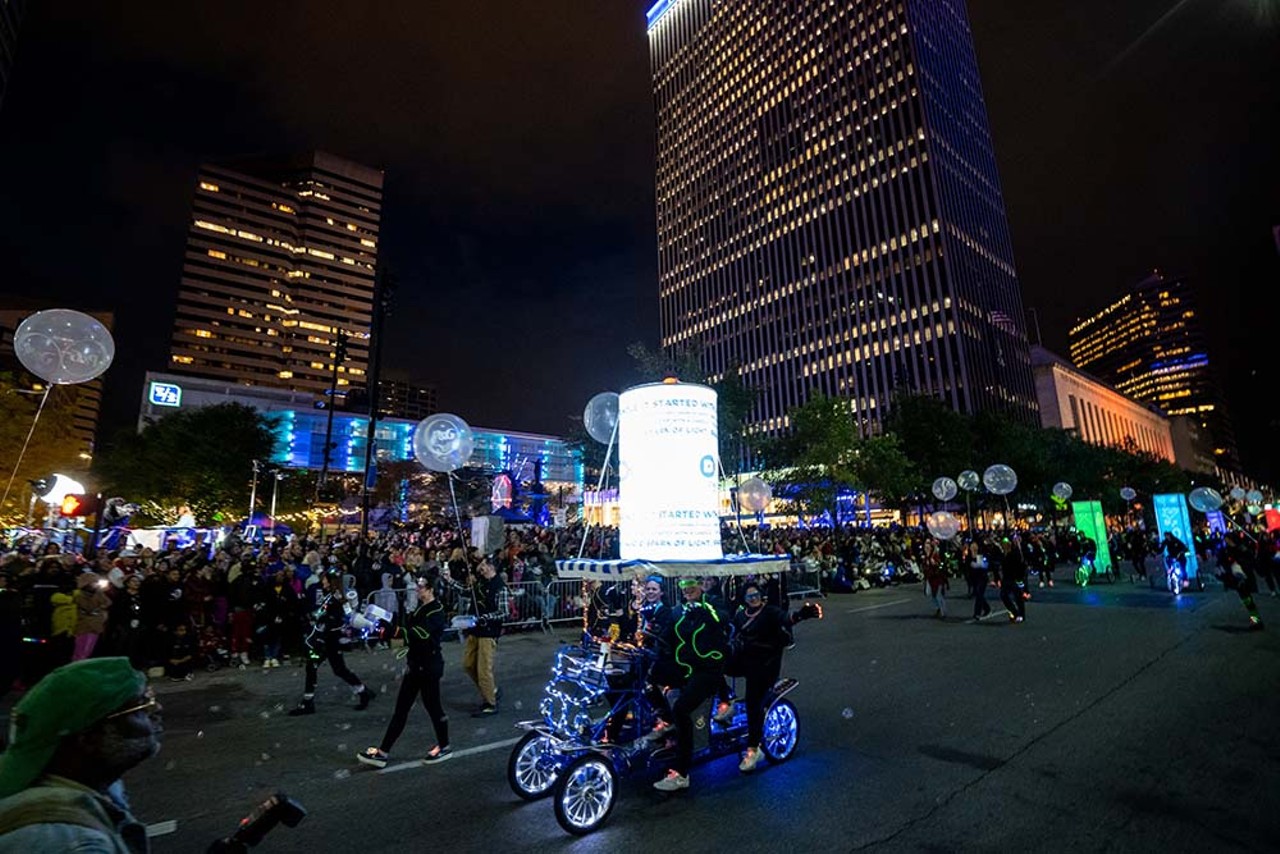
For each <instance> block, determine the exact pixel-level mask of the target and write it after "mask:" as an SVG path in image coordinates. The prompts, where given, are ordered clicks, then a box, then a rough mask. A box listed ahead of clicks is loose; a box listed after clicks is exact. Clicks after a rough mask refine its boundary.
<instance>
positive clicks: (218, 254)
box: [209, 249, 227, 259]
mask: <svg viewBox="0 0 1280 854" xmlns="http://www.w3.org/2000/svg"><path fill="white" fill-rule="evenodd" d="M209 257H210V258H223V259H225V258H226V257H227V253H225V252H223V251H221V250H220V249H210V250H209Z"/></svg>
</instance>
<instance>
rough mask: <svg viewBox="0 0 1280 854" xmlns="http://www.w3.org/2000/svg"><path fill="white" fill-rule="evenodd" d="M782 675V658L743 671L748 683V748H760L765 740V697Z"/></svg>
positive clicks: (776, 657)
mask: <svg viewBox="0 0 1280 854" xmlns="http://www.w3.org/2000/svg"><path fill="white" fill-rule="evenodd" d="M781 673H782V657H781V656H775V657H771V658H767V659H765V660H763V661H761V662H759V663H758V664H751V665H748V666H746V667H744V668H743V669H742V676H743V679H744V681H745V682H746V683H747V690H746V698H745V699H746V703H747V746H748V747H759V746H760V742H761V741H763V740H764V697H765V695H766V694H768V693H769V689H770V688H772V687H773V686H774V684H775V683H777V681H778V676H779V675H781Z"/></svg>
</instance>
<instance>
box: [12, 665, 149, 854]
mask: <svg viewBox="0 0 1280 854" xmlns="http://www.w3.org/2000/svg"><path fill="white" fill-rule="evenodd" d="M159 712H160V704H159V703H158V702H156V699H155V697H154V696H153V695H152V694H151V693H150V691H148V690H147V680H146V677H145V676H144V675H143V674H142V673H140V672H138V671H137V670H134V669H133V666H132V665H131V664H130V663H129V659H127V658H91V659H88V660H86V661H76V662H73V663H71V664H67V665H64V666H62V667H59V668H57V669H56V670H54V671H52V672H51V673H49V675H47V676H45V677H44V678H43V679H41V680H40V681H39V682H37V683H36V684H35V686H34V687H32V689H31V690H30V691H28V692H27V694H26V696H25V697H23V698H22V699H21V700H20V701H19V702H18V704H17V705H16V706H14V708H13V711H12V712H11V714H10V733H11V738H10V742H9V749H8V750H6V751H5V752H4V754H3V755H2V756H0V851H95V852H111V854H139V852H146V851H147V850H148V845H147V834H146V829H145V828H144V827H143V826H142V825H141V824H140V823H138V822H137V821H136V820H135V819H134V817H133V816H132V815H131V814H130V812H129V805H128V802H127V801H126V800H125V797H124V786H123V784H122V782H121V779H120V778H121V777H122V776H123V775H124V773H125V772H126V771H128V770H129V769H131V768H133V767H134V766H136V765H138V764H140V763H142V762H144V761H145V760H147V759H149V758H151V757H152V756H154V755H155V754H156V752H157V751H158V750H159V749H160V742H159V735H160V732H161V731H162V729H161V726H160V719H159Z"/></svg>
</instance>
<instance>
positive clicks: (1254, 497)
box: [1244, 489, 1262, 516]
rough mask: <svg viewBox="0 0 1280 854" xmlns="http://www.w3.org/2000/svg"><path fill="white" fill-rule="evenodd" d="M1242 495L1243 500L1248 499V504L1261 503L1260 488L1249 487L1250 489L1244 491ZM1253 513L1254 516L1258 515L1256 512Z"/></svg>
mask: <svg viewBox="0 0 1280 854" xmlns="http://www.w3.org/2000/svg"><path fill="white" fill-rule="evenodd" d="M1244 497H1245V500H1246V501H1248V502H1249V503H1250V504H1261V503H1262V491H1261V490H1258V489H1251V490H1249V491H1248V492H1246V493H1245V494H1244ZM1253 515H1255V516H1256V515H1258V514H1257V513H1254V514H1253Z"/></svg>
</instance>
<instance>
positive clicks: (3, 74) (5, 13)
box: [0, 0, 23, 103]
mask: <svg viewBox="0 0 1280 854" xmlns="http://www.w3.org/2000/svg"><path fill="white" fill-rule="evenodd" d="M22 4H23V0H0V103H3V102H4V93H5V90H7V89H8V88H9V76H10V75H11V74H12V73H13V58H14V54H15V53H16V52H17V49H18V25H19V24H20V23H21V22H22Z"/></svg>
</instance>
